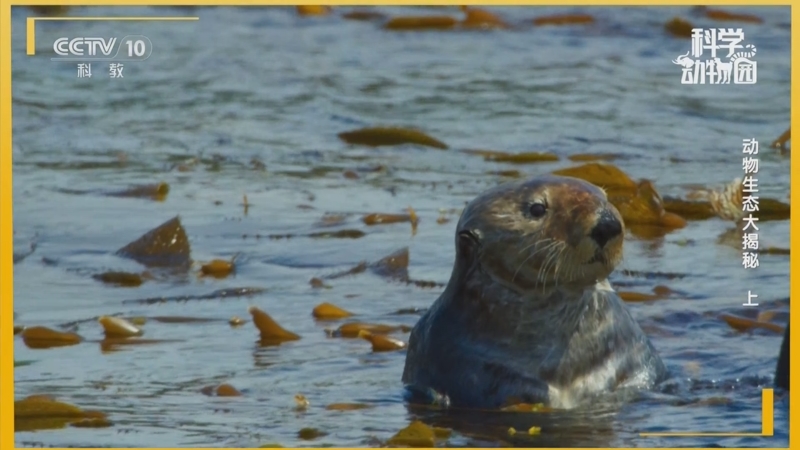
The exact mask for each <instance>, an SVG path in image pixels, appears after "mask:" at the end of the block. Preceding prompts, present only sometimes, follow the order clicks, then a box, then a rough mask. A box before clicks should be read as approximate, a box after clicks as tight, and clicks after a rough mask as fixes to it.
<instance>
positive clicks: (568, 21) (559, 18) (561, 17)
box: [533, 14, 594, 26]
mask: <svg viewBox="0 0 800 450" xmlns="http://www.w3.org/2000/svg"><path fill="white" fill-rule="evenodd" d="M589 23H594V17H592V16H590V15H589V14H557V15H552V16H545V17H537V18H536V19H533V24H534V25H538V26H542V25H583V24H589Z"/></svg>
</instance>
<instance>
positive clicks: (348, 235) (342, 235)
mask: <svg viewBox="0 0 800 450" xmlns="http://www.w3.org/2000/svg"><path fill="white" fill-rule="evenodd" d="M364 236H366V233H364V232H363V231H361V230H338V231H321V232H317V233H311V234H309V235H308V237H310V238H314V239H320V238H334V239H358V238H361V237H364Z"/></svg>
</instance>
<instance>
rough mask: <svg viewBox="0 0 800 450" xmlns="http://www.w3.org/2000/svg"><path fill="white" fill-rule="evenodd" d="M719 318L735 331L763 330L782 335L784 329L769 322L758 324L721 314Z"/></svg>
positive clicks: (753, 321) (746, 319)
mask: <svg viewBox="0 0 800 450" xmlns="http://www.w3.org/2000/svg"><path fill="white" fill-rule="evenodd" d="M719 317H720V319H722V320H724V321H725V323H727V324H728V326H730V327H731V328H733V329H734V330H736V331H750V330H752V329H754V328H763V329H765V330H769V331H773V332H775V333H777V334H782V333H783V330H784V327H782V326H780V325H777V324H774V323H771V322H759V321H757V320H753V319H748V318H746V317H741V316H735V315H733V314H721V315H720V316H719Z"/></svg>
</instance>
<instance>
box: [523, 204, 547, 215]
mask: <svg viewBox="0 0 800 450" xmlns="http://www.w3.org/2000/svg"><path fill="white" fill-rule="evenodd" d="M528 211H529V212H530V213H531V216H533V218H534V219H541V218H542V217H544V214H545V213H546V212H547V207H546V206H544V205H543V204H541V203H534V204H532V205H531V206H530V207H528Z"/></svg>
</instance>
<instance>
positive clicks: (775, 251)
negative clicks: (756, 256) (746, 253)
mask: <svg viewBox="0 0 800 450" xmlns="http://www.w3.org/2000/svg"><path fill="white" fill-rule="evenodd" d="M758 253H763V254H765V255H788V254H789V249H788V248H778V247H767V248H762V249H759V250H758Z"/></svg>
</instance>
